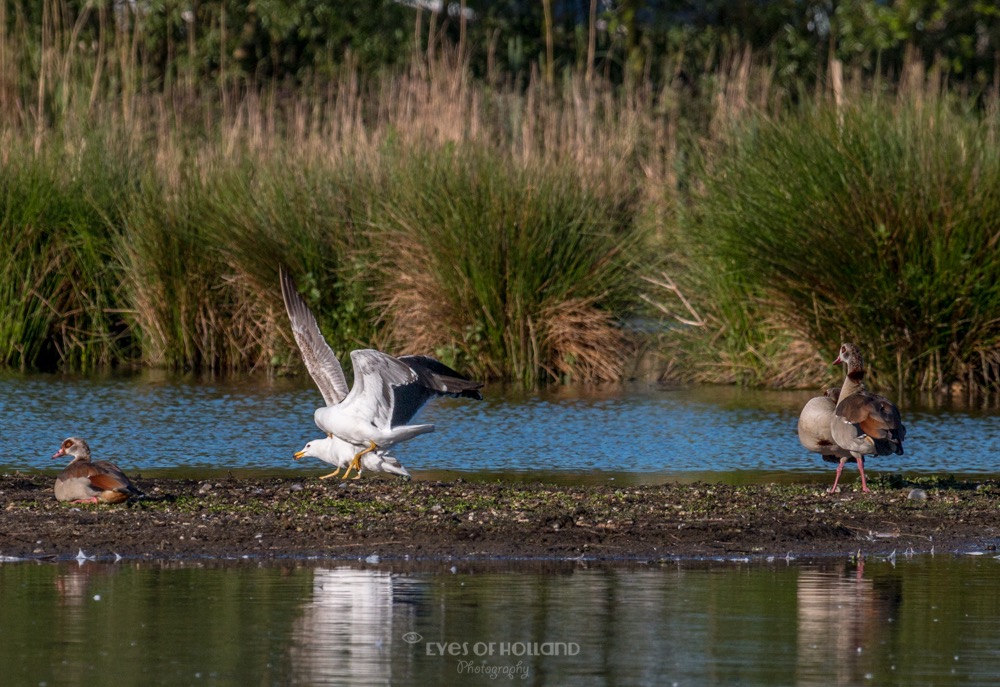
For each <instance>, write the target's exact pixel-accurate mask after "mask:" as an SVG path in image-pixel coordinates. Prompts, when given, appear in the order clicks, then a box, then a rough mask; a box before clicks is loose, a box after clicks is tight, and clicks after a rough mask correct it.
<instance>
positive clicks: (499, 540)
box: [0, 474, 1000, 560]
mask: <svg viewBox="0 0 1000 687" xmlns="http://www.w3.org/2000/svg"><path fill="white" fill-rule="evenodd" d="M136 482H137V484H138V485H139V486H140V488H142V489H143V490H144V491H145V492H146V494H147V498H145V499H143V500H141V501H138V502H134V503H131V504H128V505H125V506H105V505H88V504H62V503H57V502H56V501H55V498H54V497H53V494H52V477H51V476H48V475H23V474H11V475H4V476H0V556H10V557H29V558H41V559H46V558H52V557H57V558H58V557H72V556H74V555H76V554H77V552H78V551H79V550H81V549H82V550H84V551H85V552H86V553H87V554H88V555H92V556H98V557H102V556H107V557H114V556H115V554H118V555H121V556H126V557H142V558H153V559H162V558H183V557H211V558H227V557H247V556H248V557H252V558H278V557H289V556H291V557H307V556H318V557H322V558H359V557H361V558H364V557H367V556H370V555H378V556H380V557H382V558H409V559H489V558H539V559H553V558H555V559H559V558H563V559H569V558H584V559H589V560H662V559H670V558H676V557H682V558H703V557H720V556H721V557H747V556H756V557H767V556H785V555H788V554H792V555H826V554H841V553H857V552H861V553H865V554H873V555H879V554H884V555H888V554H890V553H891V552H893V551H896V552H898V553H904V552H911V551H912V552H914V553H932V552H934V553H947V552H961V551H972V550H977V551H987V550H995V548H996V545H997V543H998V541H1000V483H997V482H996V481H992V480H990V481H981V482H960V481H955V480H950V479H944V480H940V479H935V480H929V481H927V480H925V481H922V482H921V483H920V484H919V486H920V488H921V489H922V491H923V492H924V493H925V494H926V498H925V499H916V498H910V492H911V490H912V488H913V484H911V483H910V482H909V481H908V480H906V479H905V478H901V477H894V478H891V479H884V480H881V481H875V482H873V485H872V486H873V493H871V494H862V493H860V491H857V488H858V487H857V485H856V484H849V485H848V486H847V488H846V489H845V490H844V491H843V492H841V493H839V494H828V493H826V491H825V485H811V484H791V485H776V484H764V485H749V486H747V485H744V486H730V485H722V484H707V483H698V484H693V485H680V484H668V485H659V486H629V487H613V486H606V485H600V486H585V487H573V486H556V485H551V484H542V483H537V484H504V483H469V482H465V481H463V480H461V479H459V480H455V481H453V482H437V481H419V480H417V481H411V482H403V481H394V480H387V479H362V480H358V481H347V482H340V481H334V480H329V481H325V482H321V481H319V480H316V479H292V478H249V479H235V478H232V479H230V478H225V479H211V480H190V479H168V478H155V479H143V478H141V477H140V478H138V479H137V480H136Z"/></svg>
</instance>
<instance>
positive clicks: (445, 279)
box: [372, 146, 645, 384]
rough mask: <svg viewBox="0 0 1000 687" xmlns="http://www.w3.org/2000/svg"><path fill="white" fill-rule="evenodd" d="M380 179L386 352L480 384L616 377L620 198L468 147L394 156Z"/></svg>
mask: <svg viewBox="0 0 1000 687" xmlns="http://www.w3.org/2000/svg"><path fill="white" fill-rule="evenodd" d="M393 171H394V175H393V177H392V180H391V183H389V184H388V191H389V194H388V195H387V196H386V198H385V201H384V202H383V203H381V204H380V206H379V212H378V213H377V215H376V224H375V228H374V230H373V233H374V239H373V241H372V244H373V248H374V250H375V254H376V260H375V263H374V264H375V265H376V267H377V268H378V269H379V270H380V271H381V273H382V286H381V302H382V303H383V304H384V311H385V321H386V327H387V330H388V333H389V335H390V336H391V337H392V340H393V341H394V342H395V344H396V345H397V346H403V345H405V346H406V347H408V348H409V349H410V350H412V351H420V350H423V351H433V352H434V353H435V354H436V355H438V356H439V357H441V358H442V359H443V360H445V361H447V362H449V363H451V364H454V365H457V366H459V367H461V368H463V369H468V370H470V371H471V372H472V373H473V374H474V375H476V376H480V377H485V378H488V379H495V378H503V377H513V378H514V379H516V380H518V381H519V382H521V383H525V384H534V383H536V382H537V381H539V380H544V379H549V380H563V379H576V380H586V381H594V380H605V381H606V380H614V379H620V378H621V376H622V371H623V368H624V365H625V362H626V360H627V357H628V347H627V345H626V341H625V336H624V335H623V333H622V330H621V327H620V326H619V325H620V320H621V318H622V317H624V316H627V314H628V313H629V312H630V310H632V309H634V307H635V300H636V295H635V294H636V287H637V281H638V277H637V269H636V266H635V264H634V262H635V260H636V258H637V251H638V249H639V247H640V246H642V245H643V243H644V238H645V237H644V236H643V231H642V229H641V228H640V227H638V226H637V225H636V224H635V222H634V208H632V207H631V203H632V202H634V197H630V196H629V195H628V194H624V195H619V196H618V197H612V196H610V195H609V194H606V193H602V192H601V191H600V190H596V189H595V188H588V187H587V183H585V182H584V180H583V179H581V176H580V173H579V172H578V171H574V170H573V169H571V168H568V167H566V166H552V165H547V164H541V163H536V164H528V165H520V164H518V163H516V162H514V161H511V160H510V159H509V158H508V159H505V158H502V157H499V156H496V155H495V154H494V153H493V151H492V150H490V149H489V148H483V147H481V146H475V147H473V146H464V147H454V148H452V149H444V150H442V149H432V150H427V151H421V152H420V153H417V154H414V151H412V150H411V151H407V152H406V155H405V156H401V157H400V159H399V163H398V164H397V165H396V166H395V168H394V170H393ZM595 186H596V185H595Z"/></svg>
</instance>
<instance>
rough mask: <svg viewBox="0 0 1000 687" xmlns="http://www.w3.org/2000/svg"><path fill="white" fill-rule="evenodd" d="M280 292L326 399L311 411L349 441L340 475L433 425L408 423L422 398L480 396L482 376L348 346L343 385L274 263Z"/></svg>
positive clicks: (333, 359)
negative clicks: (348, 373) (350, 374)
mask: <svg viewBox="0 0 1000 687" xmlns="http://www.w3.org/2000/svg"><path fill="white" fill-rule="evenodd" d="M279 275H280V279H281V295H282V297H283V298H284V301H285V309H286V310H287V311H288V319H289V320H290V321H291V323H292V333H293V334H294V335H295V342H296V343H297V344H298V346H299V350H300V351H301V352H302V360H303V361H304V362H305V365H306V369H307V370H308V371H309V374H310V376H311V377H312V378H313V381H314V382H315V383H316V386H317V387H319V390H320V393H321V394H323V400H324V401H325V402H326V405H325V406H323V407H322V408H317V409H316V412H315V413H314V415H313V418H314V419H315V421H316V426H317V427H319V428H320V429H321V430H322V431H323V432H325V433H326V435H327V436H329V437H336V438H338V439H340V440H342V441H346V442H347V443H349V444H351V445H353V446H354V447H355V449H356V451H357V452H356V453H355V455H354V458H353V459H352V460H351V463H350V465H348V467H347V472H345V473H344V476H343V479H346V478H347V475H348V474H350V471H351V470H352V469H353V470H358V469H359V468H360V465H361V462H360V461H361V457H362V456H364V455H365V454H366V453H370V452H373V451H382V450H385V449H387V448H389V447H390V446H392V445H394V444H398V443H399V442H401V441H406V440H407V439H412V438H413V437H415V436H419V435H421V434H426V433H427V432H433V431H434V425H432V424H418V425H411V424H408V423H409V422H410V420H411V419H413V416H414V415H416V414H417V411H419V410H420V409H421V408H422V407H423V406H424V404H425V403H426V402H427V401H428V400H430V399H431V398H435V397H437V396H452V397H455V398H459V397H461V398H474V399H482V397H483V396H482V394H481V393H480V391H479V390H480V389H481V388H482V386H483V384H482V382H476V381H473V380H470V379H469V378H468V377H465V376H464V375H462V374H460V373H458V372H456V371H455V370H453V369H451V368H450V367H448V366H447V365H445V364H444V363H442V362H440V361H438V360H435V359H434V358H431V357H429V356H425V355H404V356H400V357H398V358H395V357H393V356H391V355H388V354H386V353H382V352H381V351H376V350H371V349H364V350H357V351H351V364H352V365H353V367H354V386H353V387H352V388H351V389H350V391H348V388H347V379H346V377H345V376H344V370H343V368H341V366H340V361H339V360H338V359H337V356H336V354H334V352H333V349H331V348H330V346H329V344H327V342H326V339H324V338H323V334H322V333H321V332H320V330H319V325H318V324H317V323H316V318H315V317H314V316H313V314H312V311H311V310H310V309H309V306H308V305H306V302H305V300H303V298H302V296H301V295H299V292H298V291H297V290H296V289H295V282H294V281H293V280H292V277H291V276H290V275H289V274H288V272H286V271H285V269H284V268H283V267H282V268H279Z"/></svg>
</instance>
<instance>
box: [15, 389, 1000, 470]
mask: <svg viewBox="0 0 1000 687" xmlns="http://www.w3.org/2000/svg"><path fill="white" fill-rule="evenodd" d="M811 395H812V394H810V393H808V392H778V391H761V390H746V389H736V388H730V387H696V388H690V389H668V388H663V387H658V386H651V385H633V386H628V387H606V388H598V389H591V390H580V389H557V390H554V391H549V392H540V393H534V394H527V395H524V394H512V393H504V392H503V390H500V389H487V390H486V400H485V401H482V402H470V401H465V400H453V399H442V400H438V401H435V402H433V403H431V404H428V406H427V407H425V409H424V410H423V412H422V413H421V414H420V416H418V417H419V420H420V421H422V422H433V423H435V424H437V431H436V432H435V433H433V434H429V435H425V436H422V437H418V438H416V439H413V440H412V441H409V442H406V443H405V444H403V445H400V446H398V447H397V448H396V449H395V450H394V453H395V454H396V455H397V457H398V458H399V459H400V460H401V461H402V462H403V464H404V465H406V466H407V467H408V468H409V469H410V470H411V471H413V472H414V473H416V474H417V476H418V477H419V476H420V474H421V473H423V474H424V475H425V476H442V475H444V476H447V474H448V473H456V472H460V473H464V474H465V475H466V476H472V477H480V478H491V479H492V478H495V477H497V476H499V477H501V478H504V479H537V478H538V477H539V476H542V477H544V478H546V479H550V480H555V481H575V482H587V481H604V480H609V479H619V480H623V481H629V482H633V483H635V482H663V481H672V480H681V481H691V480H696V479H702V480H708V481H728V482H754V481H757V482H760V481H778V480H788V479H802V478H803V477H806V476H819V475H822V476H823V478H826V477H828V476H829V471H830V468H829V466H828V465H826V464H825V463H823V461H822V460H821V459H820V458H819V457H818V456H816V455H813V454H809V453H808V452H806V451H805V450H804V449H802V448H801V447H800V446H799V444H798V440H797V437H796V434H795V423H796V419H797V417H798V411H799V409H800V408H801V407H802V405H803V404H804V403H805V401H806V400H807V399H808V398H809V397H810V396H811ZM320 402H321V397H320V395H319V392H318V391H316V389H315V388H314V387H313V386H312V384H311V382H310V380H308V379H307V378H297V379H278V380H273V379H267V378H264V377H260V376H258V377H243V378H235V379H226V380H207V381H206V380H198V379H194V378H190V377H189V378H179V377H176V376H171V375H168V374H165V373H161V372H145V373H142V374H138V375H130V376H116V377H97V378H86V377H68V376H58V375H38V374H36V375H18V374H9V373H8V374H5V375H0V445H2V446H3V447H4V450H3V452H2V455H0V471H10V470H22V471H38V470H51V469H53V468H54V467H56V466H54V465H53V463H52V461H51V460H50V459H49V456H51V455H52V453H53V452H54V451H55V450H56V448H58V446H59V443H60V442H61V441H62V439H64V438H65V437H67V436H71V435H76V436H82V437H84V438H86V439H88V440H89V442H90V445H91V448H92V449H93V451H94V454H95V456H97V457H101V458H108V459H111V460H114V461H116V462H118V463H119V464H120V465H121V466H122V467H123V468H124V469H126V470H127V471H129V472H141V473H142V474H144V475H147V476H150V475H156V474H160V475H167V474H173V475H185V476H190V475H205V474H211V473H218V472H225V471H233V472H234V473H237V474H287V473H290V472H292V473H295V474H314V473H315V474H317V475H318V474H322V473H323V472H325V471H328V470H326V467H327V466H326V465H325V464H323V463H320V462H318V461H315V460H307V461H305V462H303V463H296V462H294V461H293V460H292V458H291V454H292V453H293V452H294V451H297V450H299V449H300V448H302V446H303V445H304V444H305V443H306V441H308V440H310V439H314V438H319V437H320V436H322V435H321V433H320V432H319V430H318V429H316V426H315V425H314V424H313V420H312V413H313V410H314V409H315V408H316V406H317V405H318V404H319V403H320ZM903 414H904V420H905V422H906V425H907V429H908V437H907V447H906V448H907V454H906V455H905V456H903V457H888V458H879V459H877V460H871V461H870V462H869V468H870V469H872V470H874V471H879V470H887V471H905V472H906V473H907V474H918V473H925V474H926V473H931V474H955V475H980V476H987V475H988V476H996V475H997V474H998V473H1000V465H998V460H1000V411H998V410H997V409H996V408H993V409H981V408H974V407H973V408H952V409H929V408H924V407H920V406H912V405H911V406H907V405H905V404H903Z"/></svg>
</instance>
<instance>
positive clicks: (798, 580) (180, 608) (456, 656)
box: [0, 557, 1000, 687]
mask: <svg viewBox="0 0 1000 687" xmlns="http://www.w3.org/2000/svg"><path fill="white" fill-rule="evenodd" d="M998 572H1000V561H997V560H996V559H993V558H989V557H983V558H979V559H972V558H970V557H964V558H956V557H937V558H933V557H922V558H921V557H913V558H912V559H906V560H904V559H902V558H901V559H900V561H899V562H897V563H896V564H895V565H893V562H892V561H889V560H884V559H883V560H868V561H865V562H864V563H863V565H859V564H857V562H854V561H843V560H821V561H811V562H805V563H803V564H801V565H799V564H796V563H787V562H785V561H777V562H774V563H771V564H765V563H754V564H745V563H737V562H730V563H697V562H678V563H677V564H672V565H665V566H663V567H651V566H641V565H631V566H626V567H623V566H601V567H597V568H587V567H586V566H583V565H580V564H572V563H558V564H557V563H550V564H544V565H530V566H528V565H521V564H517V563H513V562H507V563H503V564H501V563H494V564H488V565H487V564H466V563H459V564H456V566H454V567H453V568H445V567H442V566H441V565H440V564H436V563H435V564H430V563H427V564H423V565H417V566H404V565H402V564H393V565H392V566H383V565H377V566H362V565H346V564H340V565H330V564H315V563H308V562H304V561H298V562H286V563H284V564H281V565H248V564H245V563H242V564H240V563H221V562H213V563H205V562H190V561H189V562H174V563H169V564H155V565H151V564H148V563H137V562H122V563H119V564H103V563H95V562H90V561H86V562H82V563H80V564H78V563H77V562H70V563H60V564H38V563H16V564H15V563H4V564H0V662H2V664H3V665H4V666H5V668H4V676H3V684H12V685H37V684H41V683H45V684H48V685H77V684H79V685H83V684H105V683H107V682H108V681H109V680H110V679H111V678H109V677H108V676H113V682H114V683H115V684H116V685H121V686H123V687H128V686H130V685H148V684H211V685H234V686H236V685H238V686H240V687H243V686H244V685H246V684H248V683H252V684H259V685H287V684H294V685H320V684H338V685H372V684H377V685H378V684H434V685H442V686H445V687H447V686H449V685H476V684H496V683H497V681H501V682H505V683H510V682H514V683H516V684H527V685H542V684H583V685H615V684H630V685H633V684H634V685H661V684H673V683H677V684H740V685H751V686H753V685H775V684H781V685H802V686H808V685H818V684H823V685H856V684H900V685H958V684H962V685H968V684H973V685H993V684H996V681H997V676H998V675H1000V668H998V666H1000V649H998V648H997V647H998V646H1000V598H998V595H997V594H996V593H995V588H996V577H997V574H998ZM546 647H547V648H546Z"/></svg>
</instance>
